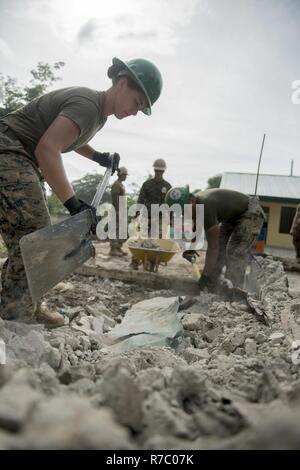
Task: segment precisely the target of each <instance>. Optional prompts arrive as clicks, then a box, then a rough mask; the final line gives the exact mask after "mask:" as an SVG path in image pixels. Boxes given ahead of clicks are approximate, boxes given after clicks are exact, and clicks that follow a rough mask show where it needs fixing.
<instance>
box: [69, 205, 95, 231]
mask: <svg viewBox="0 0 300 470" xmlns="http://www.w3.org/2000/svg"><path fill="white" fill-rule="evenodd" d="M64 206H65V208H66V209H68V211H69V212H70V215H75V214H78V213H79V212H83V211H85V210H87V209H89V210H90V212H91V214H92V224H91V232H92V233H93V234H94V235H95V234H96V228H97V223H98V219H97V216H96V209H95V207H93V206H91V205H90V204H88V203H87V202H85V201H82V199H77V197H76V196H72V197H70V199H68V200H67V201H66V202H65V203H64Z"/></svg>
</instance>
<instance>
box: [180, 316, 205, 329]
mask: <svg viewBox="0 0 300 470" xmlns="http://www.w3.org/2000/svg"><path fill="white" fill-rule="evenodd" d="M182 326H183V328H185V329H186V330H199V329H200V328H201V315H200V314H199V313H189V314H186V315H185V316H184V317H183V320H182Z"/></svg>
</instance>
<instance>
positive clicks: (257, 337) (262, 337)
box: [255, 331, 268, 344]
mask: <svg viewBox="0 0 300 470" xmlns="http://www.w3.org/2000/svg"><path fill="white" fill-rule="evenodd" d="M267 339H268V337H267V336H266V335H265V334H264V333H262V332H261V331H259V332H258V333H257V334H256V335H255V341H256V342H257V343H258V344H262V343H264V342H265V341H267Z"/></svg>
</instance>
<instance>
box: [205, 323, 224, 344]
mask: <svg viewBox="0 0 300 470" xmlns="http://www.w3.org/2000/svg"><path fill="white" fill-rule="evenodd" d="M220 334H222V328H221V327H220V326H217V327H216V328H213V329H212V330H208V331H206V333H205V335H204V337H205V339H206V340H207V341H208V342H209V343H212V342H213V341H214V340H215V339H216V338H217V336H219V335H220Z"/></svg>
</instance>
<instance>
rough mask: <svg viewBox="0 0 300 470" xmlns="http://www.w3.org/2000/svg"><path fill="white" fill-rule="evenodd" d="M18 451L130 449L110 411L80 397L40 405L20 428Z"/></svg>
mask: <svg viewBox="0 0 300 470" xmlns="http://www.w3.org/2000/svg"><path fill="white" fill-rule="evenodd" d="M16 448H21V449H33V450H36V449H57V450H60V449H70V450H75V449H78V450H80V449H87V450H99V449H108V450H113V449H132V444H131V442H130V438H129V434H128V432H127V431H126V430H125V429H124V428H122V427H121V426H120V425H118V424H116V422H115V421H114V419H113V417H112V415H111V413H110V411H109V410H108V409H105V408H101V409H96V408H94V407H92V406H91V405H90V403H89V401H88V400H87V399H85V398H83V397H75V396H70V395H67V396H62V397H58V398H53V399H51V400H49V401H48V402H47V403H45V402H44V403H41V404H40V405H39V406H38V407H36V409H35V410H34V412H33V414H32V418H31V420H30V422H29V423H28V425H27V426H26V428H25V429H24V433H23V437H22V441H21V442H19V443H18V444H17V445H16Z"/></svg>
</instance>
